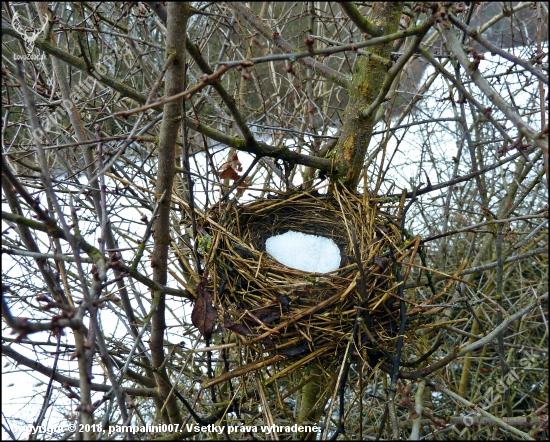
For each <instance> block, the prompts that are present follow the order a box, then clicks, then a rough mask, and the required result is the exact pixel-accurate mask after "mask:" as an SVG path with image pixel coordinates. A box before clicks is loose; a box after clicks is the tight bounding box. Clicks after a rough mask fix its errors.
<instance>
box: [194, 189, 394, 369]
mask: <svg viewBox="0 0 550 442" xmlns="http://www.w3.org/2000/svg"><path fill="white" fill-rule="evenodd" d="M383 204H384V203H383V202H381V201H379V200H374V199H368V198H365V197H364V196H363V197H356V196H354V195H351V194H343V193H335V194H334V196H322V195H321V196H320V195H313V194H310V193H299V194H294V195H292V196H286V197H285V198H277V199H265V200H261V201H255V202H251V203H247V204H244V205H240V206H235V205H232V204H230V205H226V206H224V207H223V208H217V209H216V210H212V211H210V212H209V213H208V214H207V216H206V217H205V218H204V220H203V223H202V230H203V232H204V233H205V234H209V235H210V236H211V239H212V241H211V246H210V249H209V250H207V252H208V253H205V254H206V255H207V269H208V270H209V274H210V275H211V278H210V280H209V281H208V287H209V289H211V290H212V291H213V292H214V294H215V296H214V305H215V307H216V308H217V310H218V313H219V317H220V318H221V319H222V320H223V323H224V327H225V328H226V329H229V330H231V331H232V332H234V333H235V334H236V335H238V337H239V338H240V340H241V342H242V343H243V344H248V345H254V347H255V348H256V350H257V352H256V354H257V355H259V356H261V355H262V354H264V353H265V352H266V351H267V352H270V353H272V354H274V355H285V356H302V357H304V356H306V355H310V354H315V355H316V356H319V355H321V354H327V355H328V354H330V355H334V354H342V353H343V350H344V349H345V348H346V344H347V341H348V338H349V336H350V334H351V332H352V330H353V327H354V324H355V321H356V312H357V309H358V308H361V307H360V306H361V305H368V310H369V312H370V315H371V317H372V319H373V326H372V330H370V332H368V331H367V333H360V336H361V337H360V339H361V342H362V345H364V346H367V347H371V348H372V344H373V343H372V341H373V339H374V340H375V341H376V344H377V345H380V344H383V345H384V346H385V347H386V348H388V349H391V347H393V341H394V336H395V331H396V329H397V315H396V312H395V308H394V301H395V298H394V297H393V296H392V295H393V294H394V293H395V292H396V290H397V288H396V284H395V276H394V274H393V272H392V267H393V266H392V260H396V261H399V259H400V255H399V254H400V246H401V235H400V232H399V228H398V227H397V221H398V216H397V212H398V206H397V205H395V206H387V205H386V206H383ZM351 226H353V229H354V230H355V232H356V238H357V240H356V241H355V240H354V235H353V233H352V229H351ZM289 230H293V231H297V232H302V233H306V234H311V235H319V236H324V237H326V238H330V239H332V240H333V241H334V242H335V243H336V244H337V245H338V248H339V249H340V254H341V257H342V261H341V267H340V268H339V269H338V270H336V271H334V272H330V273H325V274H323V273H308V272H304V271H301V270H297V269H293V268H290V267H287V266H285V265H284V264H281V263H280V262H278V261H276V260H275V259H274V258H273V257H272V256H271V255H270V254H269V253H267V252H266V251H265V242H266V240H267V239H268V238H270V237H272V236H274V235H279V234H283V233H285V232H287V231H289ZM356 249H358V252H359V254H360V257H361V265H362V266H363V269H364V271H365V272H364V274H365V275H366V276H365V282H366V289H365V290H362V289H361V286H362V283H361V282H360V272H359V267H358V265H357V262H356V258H355V256H356ZM390 250H391V254H392V255H393V257H392V258H390ZM205 252H206V251H205ZM358 281H359V282H358ZM365 295H367V296H368V303H367V304H361V301H362V300H363V297H364V296H365ZM358 306H359V307H358ZM331 357H333V356H331ZM305 359H307V358H305Z"/></svg>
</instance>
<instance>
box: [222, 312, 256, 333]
mask: <svg viewBox="0 0 550 442" xmlns="http://www.w3.org/2000/svg"><path fill="white" fill-rule="evenodd" d="M223 326H224V327H225V328H226V329H228V330H231V331H234V332H235V333H238V334H239V335H242V336H248V335H249V334H250V330H248V328H246V327H245V326H244V325H242V324H235V323H234V322H233V321H232V320H231V319H230V318H229V316H227V315H224V317H223Z"/></svg>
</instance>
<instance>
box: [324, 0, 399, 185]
mask: <svg viewBox="0 0 550 442" xmlns="http://www.w3.org/2000/svg"><path fill="white" fill-rule="evenodd" d="M402 10H403V2H375V3H374V4H373V7H372V10H371V13H370V17H369V20H370V21H371V22H372V23H374V24H375V25H377V26H378V27H379V28H380V29H382V31H383V35H388V34H392V33H395V32H397V30H398V27H399V20H400V18H401V12H402ZM392 47H393V42H389V43H385V44H381V45H376V46H370V47H368V48H367V51H368V52H370V53H371V54H373V55H377V56H379V57H382V58H384V59H386V60H389V58H390V56H391V51H392ZM388 69H389V67H388V65H387V64H385V63H382V62H381V61H380V60H379V59H375V58H373V57H362V58H361V59H360V60H359V63H358V67H357V72H356V73H355V74H354V75H353V77H352V81H351V84H350V90H349V101H348V105H347V108H346V112H345V116H344V122H343V127H342V132H341V135H340V139H339V140H338V143H337V145H336V157H335V166H336V180H340V181H341V182H342V184H343V185H344V186H346V187H347V188H349V189H350V190H352V191H355V189H356V187H357V184H358V182H359V176H360V173H361V169H362V167H363V162H364V160H365V155H366V153H367V149H368V147H369V143H370V140H371V138H372V132H373V127H374V123H375V114H376V112H373V113H371V115H370V116H369V117H366V118H365V117H363V116H362V115H361V114H362V112H363V111H364V110H365V109H367V108H368V107H369V106H370V105H371V104H372V103H373V102H374V100H375V98H376V96H377V94H378V92H379V91H380V89H381V87H382V85H383V83H384V79H385V76H386V74H387V71H388Z"/></svg>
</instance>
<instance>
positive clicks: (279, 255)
mask: <svg viewBox="0 0 550 442" xmlns="http://www.w3.org/2000/svg"><path fill="white" fill-rule="evenodd" d="M265 249H266V250H267V252H268V253H270V254H271V255H272V256H273V257H274V258H275V259H276V260H277V261H279V262H280V263H282V264H284V265H286V266H288V267H292V268H293V269H298V270H303V271H304V272H315V273H327V272H332V271H334V270H337V269H338V268H339V267H340V249H339V248H338V246H337V245H336V243H335V242H334V241H333V240H332V239H330V238H325V237H323V236H317V235H308V234H306V233H301V232H294V231H292V230H289V231H288V232H286V233H284V234H282V235H276V236H272V237H271V238H268V239H267V241H266V242H265Z"/></svg>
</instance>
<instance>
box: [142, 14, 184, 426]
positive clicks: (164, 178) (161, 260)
mask: <svg viewBox="0 0 550 442" xmlns="http://www.w3.org/2000/svg"><path fill="white" fill-rule="evenodd" d="M167 9H168V20H167V25H166V56H167V57H168V56H169V55H170V54H172V53H175V54H176V58H175V59H174V62H173V63H172V64H171V65H170V66H169V67H168V69H167V71H166V78H165V85H166V91H165V97H171V96H172V95H176V94H178V93H180V92H183V90H184V80H185V53H186V50H185V35H186V32H187V19H188V17H189V13H190V11H189V4H187V3H169V4H168V6H167ZM182 112H183V99H182V98H180V99H179V100H175V101H171V102H170V103H167V104H166V105H165V106H164V116H163V119H162V126H161V133H160V137H159V146H158V172H157V188H156V192H155V193H156V197H157V199H160V198H162V200H161V201H160V203H159V214H158V218H157V220H156V222H155V244H154V248H153V256H152V259H151V265H152V267H153V279H154V280H155V282H157V283H159V284H162V285H166V282H167V271H168V246H169V244H170V201H171V197H172V185H173V183H174V175H175V152H176V140H177V138H178V130H179V127H180V124H181V118H182ZM155 297H158V298H159V299H158V306H157V310H156V312H155V313H154V315H153V318H152V322H151V344H150V345H151V357H152V362H153V366H154V368H155V369H159V367H161V366H163V365H164V364H163V363H164V357H165V355H164V346H163V337H164V329H165V328H166V325H165V317H164V316H165V294H164V293H161V292H155ZM155 301H156V299H155ZM166 377H167V373H166V370H165V369H164V368H162V369H160V371H159V372H158V373H155V380H156V382H157V385H158V389H159V393H160V396H161V397H162V398H163V400H164V401H165V410H166V412H163V413H162V416H163V419H164V421H165V423H167V424H169V423H173V424H181V423H182V421H181V414H180V410H179V407H178V403H177V401H176V398H175V396H174V395H173V394H172V395H170V391H171V386H170V384H169V383H168V382H166V381H165V378H166ZM159 411H160V410H159Z"/></svg>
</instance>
